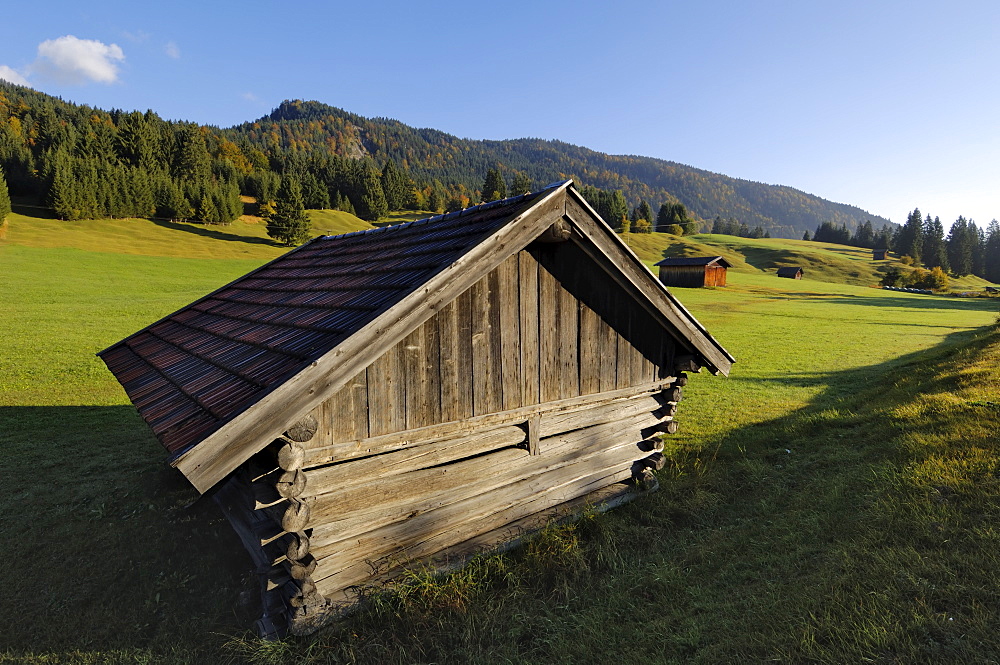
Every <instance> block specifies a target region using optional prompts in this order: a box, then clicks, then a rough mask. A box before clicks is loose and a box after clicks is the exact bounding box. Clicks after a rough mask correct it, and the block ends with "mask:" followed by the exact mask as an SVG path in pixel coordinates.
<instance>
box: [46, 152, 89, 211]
mask: <svg viewBox="0 0 1000 665" xmlns="http://www.w3.org/2000/svg"><path fill="white" fill-rule="evenodd" d="M53 169H54V170H53V175H52V184H51V186H50V187H49V193H48V196H47V197H46V198H47V201H48V204H49V207H50V208H52V211H53V212H55V214H56V217H58V218H59V219H64V220H74V219H80V214H81V210H80V202H79V196H78V191H77V183H76V180H75V179H74V177H73V165H72V164H71V163H70V161H69V158H68V157H67V156H66V154H65V153H60V154H58V155H56V157H55V159H54V163H53Z"/></svg>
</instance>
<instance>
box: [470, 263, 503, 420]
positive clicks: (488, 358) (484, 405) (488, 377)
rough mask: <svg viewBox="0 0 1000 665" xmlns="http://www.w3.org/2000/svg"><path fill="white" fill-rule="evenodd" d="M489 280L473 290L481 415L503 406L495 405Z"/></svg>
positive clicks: (476, 406) (473, 368)
mask: <svg viewBox="0 0 1000 665" xmlns="http://www.w3.org/2000/svg"><path fill="white" fill-rule="evenodd" d="M489 293H490V288H489V280H488V279H487V278H486V277H484V278H483V279H481V280H479V281H478V282H476V283H475V284H474V285H473V286H472V288H471V289H470V290H469V295H470V297H471V304H472V320H471V321H472V327H471V330H472V362H471V363H470V364H469V366H468V367H469V371H470V372H471V373H472V412H473V413H474V414H475V415H477V416H481V415H483V414H486V413H493V412H494V411H497V410H499V409H495V408H491V407H492V406H493V402H494V396H493V394H492V390H493V370H494V368H493V355H492V346H491V345H490V334H491V332H492V328H493V325H492V321H491V319H490V302H489Z"/></svg>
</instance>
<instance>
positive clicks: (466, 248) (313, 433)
mask: <svg viewBox="0 0 1000 665" xmlns="http://www.w3.org/2000/svg"><path fill="white" fill-rule="evenodd" d="M99 355H100V356H101V358H102V359H103V360H104V362H105V363H106V364H107V366H108V367H109V369H110V370H111V371H112V372H113V373H114V374H115V376H116V377H117V378H118V380H119V381H120V382H121V383H122V385H123V386H124V388H125V391H126V392H127V393H128V395H129V397H130V398H131V400H132V402H133V403H134V404H135V406H136V408H137V409H138V411H139V413H140V415H141V416H142V417H143V418H144V419H145V420H146V422H147V423H148V424H149V426H150V428H151V429H152V431H153V433H154V434H155V436H156V437H157V439H159V441H160V442H161V443H162V444H163V446H164V447H165V448H166V450H167V452H168V453H169V462H170V464H171V465H173V466H174V467H176V468H177V469H178V470H179V471H180V472H181V473H182V474H184V476H185V477H186V478H187V479H188V480H189V481H190V482H191V484H192V485H194V487H195V488H196V489H197V490H198V491H199V492H202V493H206V494H211V496H212V497H213V499H214V500H215V501H216V502H217V503H218V505H219V506H220V507H221V509H222V511H223V512H224V513H225V515H226V517H227V518H228V519H229V521H230V523H231V524H232V525H233V527H234V528H235V530H236V532H237V533H238V534H239V536H240V539H241V540H242V542H243V544H244V546H245V548H246V550H247V552H248V553H249V554H250V556H251V558H252V560H253V565H254V567H255V569H256V570H257V571H258V572H259V573H260V574H261V578H260V579H261V593H262V603H263V616H262V617H261V619H260V620H259V621H258V622H257V628H258V630H259V631H260V632H261V634H263V635H280V634H282V633H283V632H284V631H286V630H291V631H292V632H295V633H306V632H310V631H311V630H314V629H315V628H316V627H317V626H318V625H319V624H320V623H322V622H323V621H325V620H327V619H329V618H330V617H331V616H336V615H337V613H338V612H339V611H340V610H341V609H343V608H345V607H350V606H351V604H352V603H354V602H355V601H356V600H357V598H358V594H359V590H361V589H365V588H372V586H373V585H376V584H379V583H380V582H381V581H383V580H388V579H391V578H392V577H393V576H394V575H398V574H399V572H400V571H402V570H403V569H405V567H406V566H408V565H413V564H414V563H415V562H422V563H428V562H429V563H431V564H432V565H445V564H453V563H454V562H455V561H461V560H463V557H466V556H468V555H469V554H471V553H475V552H477V551H482V550H484V549H489V548H491V547H495V546H497V545H498V544H502V543H505V542H508V541H510V540H511V539H512V538H514V537H516V536H517V535H518V534H520V533H522V532H524V531H527V530H531V529H534V528H537V527H539V526H541V525H542V524H544V522H545V521H546V520H548V519H551V518H552V517H553V516H557V515H565V514H567V513H569V512H571V511H574V510H577V509H579V507H580V506H582V505H584V504H585V503H586V504H592V503H600V502H607V503H614V502H618V501H621V500H624V499H627V498H628V497H630V496H632V495H633V494H635V492H636V491H638V490H637V488H642V487H649V486H650V485H652V484H653V483H654V482H655V479H654V478H653V476H652V475H651V469H656V468H659V467H660V466H662V464H663V457H662V455H661V454H660V453H659V452H658V451H659V450H661V449H662V442H661V441H660V440H659V438H658V436H659V434H661V433H673V432H674V431H676V429H677V422H676V421H675V420H674V417H675V413H676V410H677V402H678V401H679V400H680V399H681V394H682V386H684V385H685V383H686V382H687V377H686V375H685V374H684V372H686V371H699V370H700V368H702V367H705V368H707V369H708V370H709V371H710V372H712V373H713V374H719V373H722V374H727V373H728V371H729V368H730V366H731V364H732V362H733V358H732V357H731V356H730V355H729V354H728V353H727V352H726V351H725V349H723V348H722V347H721V346H720V345H719V344H718V343H717V342H716V341H715V340H714V339H713V338H712V337H711V336H710V335H709V334H708V332H707V331H706V330H705V329H704V328H703V327H702V326H701V325H700V324H699V323H698V321H696V320H695V319H694V318H693V317H692V316H691V315H690V314H689V313H688V312H687V310H686V309H684V307H682V306H681V305H680V304H679V303H678V302H677V301H676V300H675V299H674V297H673V296H672V295H671V294H670V293H669V292H668V291H667V290H666V289H665V288H664V287H663V286H662V285H661V284H660V283H659V282H658V281H657V280H656V278H655V277H654V276H653V274H652V273H651V272H649V270H647V269H646V268H645V267H644V266H643V264H642V263H641V262H640V260H639V259H638V258H637V257H636V256H635V255H634V254H632V252H631V251H630V250H629V249H628V248H627V247H626V246H625V245H624V243H622V241H621V240H620V239H619V238H618V236H617V235H616V234H615V233H614V232H613V231H612V230H611V229H610V228H609V227H608V226H607V225H606V224H605V223H604V222H603V221H602V220H601V219H600V217H599V216H598V215H597V214H596V213H595V212H594V211H593V209H592V208H591V207H590V206H589V205H587V203H586V202H585V201H584V199H583V198H582V197H581V196H580V195H579V194H578V193H577V192H576V191H575V190H574V189H573V187H572V185H571V183H569V182H566V183H561V184H558V185H555V186H552V187H550V188H548V189H545V190H543V191H541V192H536V193H532V194H525V195H523V196H517V197H514V198H510V199H506V200H503V201H497V202H493V203H488V204H485V205H481V206H477V207H474V208H469V209H466V210H464V211H461V212H456V213H450V214H446V215H442V216H438V217H434V218H430V219H426V220H421V221H417V222H410V223H407V224H401V225H397V226H389V227H383V228H378V229H373V230H369V231H362V232H357V233H349V234H346V235H341V236H333V237H319V238H316V239H314V240H312V241H310V242H308V243H306V244H305V245H303V246H301V247H299V248H297V249H294V250H292V251H290V252H288V253H287V254H285V255H284V256H282V257H280V258H278V259H276V260H274V261H272V262H271V263H268V264H266V265H264V266H262V267H260V268H258V269H257V270H255V271H253V272H251V273H249V274H247V275H246V276H244V277H241V278H239V279H237V280H236V281H234V282H232V283H230V284H228V285H226V286H224V287H222V288H220V289H219V290H217V291H215V292H213V293H211V294H209V295H207V296H205V297H204V298H201V299H200V300H198V301H196V302H194V303H192V304H190V305H188V306H187V307H184V308H183V309H181V310H179V311H177V312H175V313H173V314H171V315H169V316H167V317H166V318H164V319H162V320H160V321H158V322H156V323H154V324H152V325H150V326H149V327H148V328H145V329H143V330H141V331H139V332H137V333H135V334H134V335H132V336H130V337H128V338H126V339H125V340H123V341H121V342H119V343H117V344H115V345H113V346H111V347H110V348H108V349H106V350H104V351H102V352H101V353H100V354H99Z"/></svg>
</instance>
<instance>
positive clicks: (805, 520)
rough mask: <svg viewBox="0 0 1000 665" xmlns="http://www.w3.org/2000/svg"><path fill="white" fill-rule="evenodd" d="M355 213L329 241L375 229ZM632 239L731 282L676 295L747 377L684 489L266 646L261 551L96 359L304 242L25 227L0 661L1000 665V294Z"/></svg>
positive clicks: (701, 441) (806, 251) (841, 266)
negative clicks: (247, 546)
mask: <svg viewBox="0 0 1000 665" xmlns="http://www.w3.org/2000/svg"><path fill="white" fill-rule="evenodd" d="M341 215H342V213H339V214H336V213H331V214H327V213H326V211H324V212H322V213H319V214H318V215H317V217H315V218H314V227H315V228H316V229H317V231H318V232H323V233H330V232H337V233H339V232H343V231H346V230H354V228H362V227H360V226H352V224H355V223H354V222H351V220H349V219H344V218H343V217H341ZM251 221H252V220H251ZM358 223H359V224H364V223H363V222H358ZM336 224H341V225H342V226H340V227H338V226H335V225H336ZM334 229H339V230H334ZM628 240H629V244H630V246H632V247H633V248H634V249H636V251H637V252H638V253H639V254H640V256H641V257H642V258H643V259H644V260H645V261H647V262H649V263H651V262H654V261H655V260H658V259H659V258H661V257H662V256H663V252H664V251H671V252H675V253H682V252H692V253H711V254H722V255H724V256H726V257H727V258H728V259H730V260H732V261H733V263H734V265H735V266H736V268H735V269H734V270H731V271H730V274H729V286H727V287H724V288H717V289H675V290H674V293H675V294H676V295H677V296H678V297H679V299H680V300H681V301H682V302H683V304H684V305H685V306H686V307H687V308H688V309H689V310H690V311H691V312H692V313H693V314H694V315H695V316H696V317H698V319H699V320H700V321H701V322H702V323H703V324H704V325H705V326H706V327H707V328H708V329H709V330H710V331H711V332H712V334H713V335H714V336H715V337H716V338H717V339H718V340H719V341H720V342H721V343H722V344H723V345H724V346H725V347H726V348H727V349H728V350H729V351H730V352H731V353H732V354H733V355H734V356H735V357H736V358H737V364H736V365H735V366H734V368H733V372H732V375H731V376H730V377H728V378H724V377H712V376H710V375H707V374H704V373H703V374H699V375H694V376H692V380H691V382H690V384H689V385H688V387H687V388H686V390H685V393H686V394H685V399H684V401H683V402H682V403H681V405H680V409H679V412H678V421H679V422H680V424H681V430H680V432H679V433H678V434H677V435H675V436H673V437H670V439H669V441H668V448H667V451H668V453H669V457H670V462H669V464H668V466H667V468H665V469H664V470H663V471H661V472H659V480H660V491H658V492H656V493H654V494H650V495H648V496H646V497H643V498H641V499H639V500H637V501H635V502H633V503H631V504H629V505H627V506H625V507H623V508H620V509H617V510H615V511H612V512H611V513H608V514H604V515H597V514H594V515H588V516H587V517H585V518H584V519H583V520H581V521H580V522H579V523H577V524H574V525H564V526H556V527H552V528H550V529H547V530H546V531H544V532H542V533H541V534H539V536H538V537H536V538H535V539H534V540H532V541H530V542H529V543H528V544H527V545H526V546H525V547H523V548H521V549H519V550H517V551H514V552H511V553H509V554H506V555H503V556H485V557H481V558H479V559H477V560H475V561H474V562H473V563H472V564H471V565H470V566H468V567H466V568H465V569H463V570H462V571H459V572H457V573H455V574H453V575H451V576H448V577H445V578H440V579H439V578H434V577H432V576H430V575H424V574H415V575H414V576H413V578H412V580H411V582H412V584H411V585H409V586H407V587H405V588H404V589H402V590H401V591H400V593H398V594H397V595H386V596H383V597H378V598H377V599H376V600H375V601H373V602H372V603H371V604H370V605H369V606H368V607H367V608H366V609H365V610H363V611H361V612H359V613H357V614H356V615H354V616H353V617H351V618H349V619H347V620H345V621H343V622H341V623H339V624H336V625H334V626H331V627H330V628H328V629H326V630H324V631H322V632H320V633H318V634H317V635H314V636H312V637H310V638H304V639H289V640H286V641H284V642H280V643H263V642H260V641H259V640H257V639H255V638H253V637H252V636H251V635H250V633H249V632H248V629H249V628H250V626H251V624H252V621H253V619H254V618H256V616H255V613H254V612H255V608H254V596H255V594H256V585H257V582H256V579H255V576H254V575H253V573H252V572H251V570H250V562H249V558H248V557H246V556H245V555H244V554H243V551H242V548H241V545H240V543H239V541H238V540H237V538H236V536H235V535H234V534H233V533H232V531H231V529H230V528H229V526H228V524H227V523H226V522H225V520H224V519H223V518H222V517H221V516H220V515H219V514H218V513H217V511H216V510H215V507H214V505H212V504H211V502H210V501H197V500H196V499H197V494H196V493H195V492H194V490H193V489H191V488H190V487H189V486H188V485H187V484H186V481H184V479H183V478H182V477H181V476H180V474H178V473H176V472H175V471H173V470H171V469H170V468H169V467H168V466H167V465H166V464H165V463H164V457H165V456H164V453H163V451H162V448H161V447H160V446H159V444H158V443H157V442H156V440H155V439H154V438H153V437H152V435H151V434H150V433H149V430H148V429H147V428H146V426H145V424H144V423H143V422H142V421H141V419H140V418H139V417H138V415H137V414H136V412H135V411H134V409H133V408H132V407H131V405H130V404H129V402H128V400H127V398H126V396H125V394H124V391H122V390H121V388H120V386H119V385H118V384H117V382H116V381H115V380H114V378H113V377H112V376H111V374H110V373H109V372H108V371H107V370H106V369H105V367H104V365H103V363H101V361H100V360H99V359H98V358H96V357H95V356H94V353H96V352H97V351H99V350H101V349H103V348H105V347H106V346H108V345H110V344H112V343H114V342H116V341H118V340H119V339H121V338H123V337H125V336H126V335H128V334H130V333H132V332H134V331H136V330H138V329H139V328H141V327H143V326H145V325H147V324H149V323H151V322H153V321H154V320H156V319H157V318H159V317H162V316H164V315H166V314H168V313H170V312H171V311H174V310H175V309H177V308H178V307H181V306H183V305H185V304H187V303H189V302H191V301H193V300H194V299H196V298H198V297H200V296H201V295H203V294H204V293H206V292H208V291H209V290H211V289H213V288H216V287H218V286H220V285H222V284H224V283H226V282H228V281H230V280H232V279H233V278H235V277H237V276H239V275H241V274H243V273H245V272H247V271H249V270H250V269H252V268H254V267H256V266H258V265H260V264H261V263H263V262H265V261H267V260H269V259H271V258H273V257H274V256H277V255H278V254H279V253H280V252H282V251H284V249H283V248H280V247H278V246H276V245H275V244H274V243H272V242H271V241H270V240H268V239H267V238H266V235H265V234H264V233H263V227H262V225H260V224H254V223H247V222H246V221H241V222H237V223H235V224H233V225H232V226H229V227H203V226H200V225H191V224H168V223H162V222H151V221H147V220H112V221H94V222H74V223H65V222H58V221H55V220H43V219H36V218H30V217H23V216H19V215H13V216H12V218H11V220H10V228H9V232H8V234H7V238H6V240H3V241H0V269H2V274H3V275H4V277H5V282H6V288H5V290H4V295H3V298H0V341H2V344H3V347H4V348H3V353H2V354H0V469H2V474H0V477H2V478H3V481H4V485H5V487H4V491H3V492H2V493H0V515H2V517H0V555H2V556H3V559H4V560H6V561H7V562H8V566H10V567H11V568H12V569H11V570H10V574H9V575H8V582H7V584H6V586H5V589H4V592H3V593H2V594H0V619H2V622H3V625H4V627H5V630H4V631H3V634H2V637H0V663H7V662H10V663H38V664H41V663H46V664H48V663H203V662H215V663H227V662H249V663H288V664H292V663H296V664H298V663H341V662H344V663H502V662H510V663H607V662H611V661H614V662H622V663H640V662H642V663H649V662H657V663H750V662H781V663H854V662H870V663H885V664H887V665H888V664H895V663H945V662H948V663H951V662H953V663H996V662H1000V637H998V636H997V631H996V627H997V626H998V625H1000V450H998V448H997V445H998V444H997V442H998V435H1000V431H998V429H1000V380H998V372H997V369H996V368H997V366H998V363H1000V330H998V328H997V325H996V324H997V314H998V311H997V304H998V301H997V300H993V299H985V298H983V299H960V298H948V297H943V296H922V295H912V294H906V293H897V292H886V291H881V290H877V289H873V288H870V285H871V284H874V283H875V282H877V273H876V272H875V270H874V269H873V268H872V265H871V264H872V262H871V260H870V255H869V257H868V259H867V260H865V257H864V255H863V254H857V253H854V254H852V250H853V248H841V247H838V246H834V245H830V246H817V244H816V243H802V242H801V241H788V240H777V239H774V240H756V241H750V240H746V239H738V238H729V237H725V236H710V235H703V236H694V237H692V238H684V239H677V238H673V237H671V236H663V235H661V234H651V235H648V236H640V235H638V234H632V235H631V236H630V237H629V239H628ZM678 242H681V243H685V247H684V248H681V247H673V245H675V244H676V243H678ZM858 251H860V250H858ZM825 253H826V254H825ZM827 254H828V256H827ZM823 257H827V258H825V259H824V258H823ZM806 259H809V260H810V261H815V263H810V264H808V266H811V268H810V267H808V266H807V269H806V270H807V271H806V279H803V280H802V281H793V280H782V279H777V278H775V277H774V276H773V274H768V273H767V272H766V271H765V270H766V269H767V268H769V267H770V266H771V265H775V264H781V262H783V261H791V262H792V264H794V265H801V264H805V261H806ZM855 272H856V273H857V275H854V274H853V273H855ZM817 277H822V278H823V279H817ZM974 286H975V285H974V284H973V285H970V288H971V287H974Z"/></svg>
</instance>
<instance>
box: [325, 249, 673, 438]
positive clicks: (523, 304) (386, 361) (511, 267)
mask: <svg viewBox="0 0 1000 665" xmlns="http://www.w3.org/2000/svg"><path fill="white" fill-rule="evenodd" d="M597 273H600V269H599V268H597V267H596V266H594V265H593V264H592V263H590V262H589V260H588V259H587V257H586V255H585V254H584V253H583V252H582V250H580V249H579V248H578V247H577V246H576V245H574V244H573V243H572V242H565V243H558V244H548V245H537V246H535V245H532V246H530V247H529V248H528V249H526V250H523V251H521V252H519V253H518V254H516V255H513V256H511V257H510V258H508V259H507V260H505V261H504V262H503V263H501V264H500V265H499V266H498V267H497V268H496V269H494V270H492V271H491V272H490V273H489V274H487V275H486V276H485V277H483V278H482V279H481V280H479V281H478V282H477V283H476V284H475V285H473V286H472V288H470V289H469V290H468V291H466V292H465V293H463V294H461V295H460V296H459V297H458V298H456V299H455V300H454V301H453V302H451V303H449V304H448V305H447V306H445V307H443V308H442V309H441V310H440V311H439V312H438V313H437V314H436V315H435V316H433V317H432V318H431V319H429V320H428V321H427V322H426V323H424V324H423V325H422V326H420V327H419V328H418V329H416V330H414V331H413V332H412V333H411V334H410V335H408V336H407V337H406V338H405V339H403V340H402V341H401V342H400V343H399V344H397V345H396V346H394V347H393V348H392V349H390V350H389V351H388V352H386V353H385V354H384V355H383V356H382V357H380V358H379V359H378V360H377V361H375V362H374V363H372V364H371V365H370V366H369V367H368V368H367V370H366V371H364V372H362V373H361V374H359V375H358V376H357V377H355V379H354V380H353V381H352V382H350V383H349V384H348V385H347V386H345V387H344V388H343V389H342V390H341V391H339V392H338V393H337V394H336V395H334V396H333V397H332V398H331V399H329V400H327V402H325V403H324V404H323V405H322V406H321V407H319V408H318V409H317V411H316V413H317V415H318V417H319V419H320V421H321V428H320V434H319V436H317V437H316V438H314V439H313V441H312V442H310V446H326V445H330V444H332V443H339V442H345V441H354V440H358V439H361V438H364V437H366V436H379V435H382V434H390V433H393V432H400V431H405V430H409V429H414V428H417V427H424V426H428V425H433V424H436V423H441V422H453V421H458V420H464V419H466V418H470V417H472V416H480V415H485V414H489V413H497V412H500V411H507V410H511V409H517V408H520V407H524V406H531V405H535V404H542V403H545V402H550V401H554V400H560V399H567V398H571V397H576V396H579V395H591V394H596V393H600V392H607V391H610V390H617V389H622V388H628V387H632V386H643V385H648V384H650V383H652V382H654V381H656V380H658V379H659V378H662V377H664V376H666V375H667V374H668V373H669V367H668V366H669V363H670V362H671V360H672V357H673V349H674V342H673V339H672V338H670V337H669V336H667V335H665V334H664V333H663V331H662V327H660V326H659V325H657V324H656V323H655V322H654V321H653V319H652V317H651V316H650V315H649V314H648V313H647V312H646V311H645V310H643V309H642V308H640V307H639V306H637V305H636V303H634V302H633V301H632V300H631V298H629V297H628V296H627V295H626V294H625V293H624V292H623V291H622V290H621V289H620V288H619V287H618V286H617V285H616V284H614V283H613V282H612V281H611V280H610V279H607V277H606V276H604V275H602V274H597Z"/></svg>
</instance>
